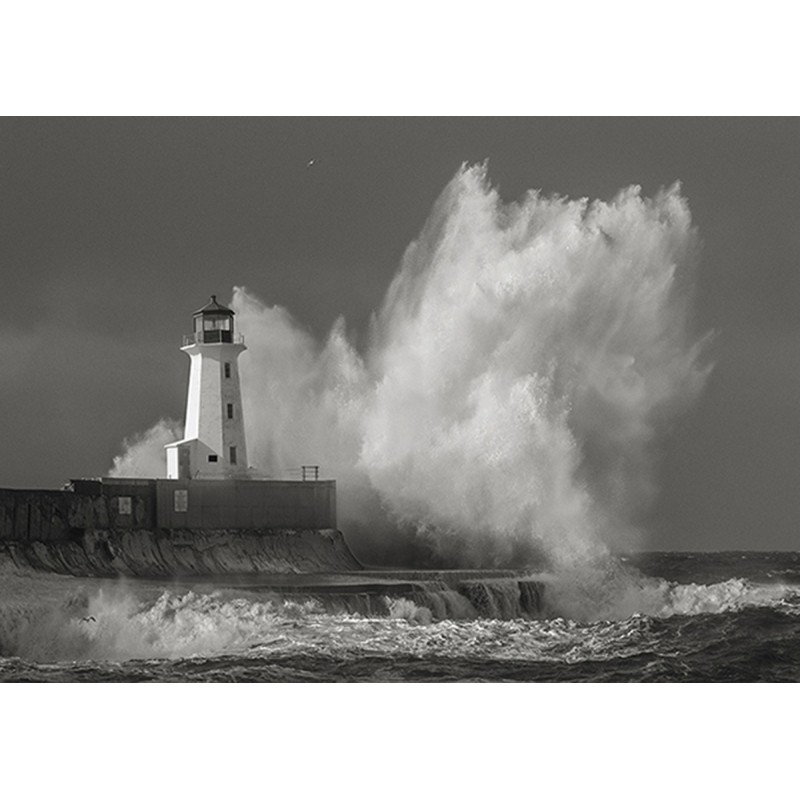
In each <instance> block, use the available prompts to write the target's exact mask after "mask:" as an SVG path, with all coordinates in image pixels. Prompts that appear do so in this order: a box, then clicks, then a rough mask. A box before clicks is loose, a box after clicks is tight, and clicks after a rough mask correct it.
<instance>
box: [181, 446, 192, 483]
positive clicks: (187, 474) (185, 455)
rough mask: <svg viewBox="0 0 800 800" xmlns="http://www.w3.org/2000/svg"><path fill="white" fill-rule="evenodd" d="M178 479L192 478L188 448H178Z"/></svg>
mask: <svg viewBox="0 0 800 800" xmlns="http://www.w3.org/2000/svg"><path fill="white" fill-rule="evenodd" d="M178 477H179V478H191V477H192V468H191V463H190V457H189V448H188V447H186V446H184V447H179V448H178Z"/></svg>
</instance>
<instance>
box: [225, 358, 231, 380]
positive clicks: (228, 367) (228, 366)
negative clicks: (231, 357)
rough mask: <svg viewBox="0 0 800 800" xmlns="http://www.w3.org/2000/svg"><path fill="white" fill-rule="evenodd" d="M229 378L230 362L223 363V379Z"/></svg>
mask: <svg viewBox="0 0 800 800" xmlns="http://www.w3.org/2000/svg"><path fill="white" fill-rule="evenodd" d="M230 376H231V362H230V361H226V362H225V377H226V378H230Z"/></svg>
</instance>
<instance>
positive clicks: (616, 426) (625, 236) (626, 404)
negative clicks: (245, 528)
mask: <svg viewBox="0 0 800 800" xmlns="http://www.w3.org/2000/svg"><path fill="white" fill-rule="evenodd" d="M696 244H697V243H696V234H695V232H694V230H693V228H692V226H691V217H690V213H689V209H688V205H687V203H686V201H685V200H684V199H683V197H682V196H681V195H680V191H679V187H677V186H673V187H672V188H670V189H667V190H664V191H661V192H659V193H658V194H657V195H656V196H655V197H653V198H652V199H648V198H644V197H642V195H641V193H640V191H639V189H638V187H631V188H628V189H625V190H623V191H621V192H620V193H619V194H618V195H617V196H616V197H615V198H614V199H613V200H611V201H608V202H605V201H593V202H589V201H588V200H586V199H580V200H569V199H565V198H561V197H544V196H542V195H541V194H539V193H537V192H530V193H528V194H527V195H526V196H525V197H523V198H522V199H521V200H520V201H519V202H515V203H508V204H506V203H504V202H503V201H502V200H501V198H500V196H499V193H498V191H497V190H496V189H495V188H493V187H492V186H491V185H490V183H489V181H488V179H487V174H486V167H485V165H484V166H473V167H463V168H462V169H461V170H459V172H458V173H457V174H456V175H455V177H454V178H453V179H452V181H451V182H450V184H449V185H448V186H447V187H446V189H445V190H444V192H443V193H442V195H441V197H440V198H439V199H438V201H437V202H436V204H435V206H434V208H433V210H432V213H431V216H430V218H429V220H428V222H427V223H426V225H425V227H424V229H423V231H422V233H421V234H420V236H419V238H418V239H417V240H416V241H415V242H414V243H413V244H412V245H410V247H409V248H408V250H407V252H406V254H405V256H404V258H403V261H402V264H401V266H400V269H399V271H398V273H397V275H396V276H395V278H394V280H393V282H392V284H391V286H390V287H389V290H388V292H387V296H386V299H385V301H384V304H383V306H382V308H381V309H380V310H379V311H378V312H377V314H376V315H375V317H374V319H373V323H372V327H371V331H370V343H369V345H368V346H367V347H366V349H365V350H364V351H363V352H359V351H358V350H357V349H356V348H355V346H354V345H353V344H352V343H351V341H350V340H349V339H348V336H347V333H346V327H345V323H344V321H343V320H339V321H337V323H336V324H335V325H334V326H333V329H332V330H331V332H330V334H329V336H328V337H327V339H326V340H325V341H324V342H318V341H316V340H315V339H314V338H313V337H312V336H311V335H310V334H308V333H307V332H306V331H304V330H303V329H302V328H301V326H300V325H298V324H297V323H296V322H295V321H294V319H293V318H292V316H291V315H290V314H289V313H288V312H287V311H286V310H285V309H283V308H281V307H278V306H268V305H265V304H264V303H262V302H261V301H260V300H259V299H258V298H256V297H255V296H254V295H253V294H252V293H250V292H248V291H247V290H246V289H244V288H236V289H235V290H234V293H233V300H232V307H233V308H234V310H235V311H236V313H237V325H238V329H239V330H240V331H241V332H242V333H244V335H245V338H246V341H247V344H248V351H247V352H246V353H245V354H244V355H243V356H242V389H243V395H244V403H245V412H246V413H245V418H246V421H247V422H246V424H247V431H246V432H247V437H248V443H249V444H248V449H249V452H250V457H251V460H252V462H253V465H254V466H255V467H257V468H258V469H259V470H260V471H261V472H262V473H263V474H264V475H268V476H271V477H285V476H286V475H287V472H288V470H289V469H291V468H293V467H296V466H297V465H298V464H302V463H318V464H321V465H323V469H324V471H325V473H326V474H328V475H331V476H332V477H335V478H336V479H337V481H338V486H339V516H340V525H341V527H342V528H344V529H345V530H348V529H351V528H352V529H357V528H358V529H361V530H365V529H366V530H368V531H369V532H370V533H371V535H372V536H374V537H381V536H392V535H394V536H396V535H397V531H398V530H413V531H415V533H416V535H418V536H420V537H422V538H423V539H424V540H425V541H426V542H428V543H429V544H430V546H431V547H433V548H435V550H436V551H437V553H438V554H439V556H440V559H443V560H444V562H445V563H447V564H449V565H451V566H462V565H469V566H481V567H488V566H495V567H499V566H522V565H525V564H528V563H533V562H536V561H539V560H541V559H542V558H545V559H546V561H547V563H548V564H549V565H551V566H552V567H553V568H554V569H556V570H557V571H559V572H562V573H565V572H571V573H573V574H575V570H584V572H583V574H584V582H585V583H587V584H588V583H589V582H591V581H592V580H595V578H596V579H597V580H598V586H602V585H603V584H604V581H606V578H607V575H606V573H605V572H603V570H602V569H599V570H598V568H596V567H594V566H592V565H594V564H598V563H603V562H604V559H605V557H606V553H607V548H608V547H609V546H619V545H620V544H625V545H630V544H631V543H634V542H635V536H636V525H637V520H638V519H639V518H640V517H641V515H642V513H643V512H644V510H646V508H647V506H648V503H649V502H650V500H651V499H652V497H653V494H654V486H655V481H654V478H653V460H652V450H653V445H654V443H655V442H656V441H657V438H658V436H659V434H661V433H662V432H663V431H664V430H665V428H666V426H668V424H669V422H670V420H671V419H673V418H674V416H675V415H676V414H677V413H679V412H680V411H682V410H683V409H684V408H685V407H686V406H687V405H688V404H689V403H690V402H691V401H692V400H693V399H694V398H695V397H696V396H697V395H698V393H699V392H700V390H701V389H702V386H703V383H704V380H705V378H706V375H707V372H708V368H707V367H706V366H705V365H703V364H702V363H701V355H702V344H703V340H702V339H700V338H698V337H696V336H695V335H694V334H693V331H692V326H691V300H692V284H693V274H692V272H693V268H694V263H695V252H696ZM140 444H141V443H140ZM440 563H441V562H440ZM587 565H588V566H587ZM584 567H586V568H585V569H584Z"/></svg>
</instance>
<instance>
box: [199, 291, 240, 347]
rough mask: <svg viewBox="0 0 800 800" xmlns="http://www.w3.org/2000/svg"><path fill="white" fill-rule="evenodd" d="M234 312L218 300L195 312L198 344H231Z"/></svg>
mask: <svg viewBox="0 0 800 800" xmlns="http://www.w3.org/2000/svg"><path fill="white" fill-rule="evenodd" d="M233 316H234V312H233V311H231V309H229V308H225V306H223V305H221V304H220V303H218V302H217V296H216V295H215V294H212V295H211V302H210V303H207V304H206V305H204V306H203V307H202V308H198V309H197V311H195V312H194V338H195V342H197V343H198V344H231V343H232V342H233Z"/></svg>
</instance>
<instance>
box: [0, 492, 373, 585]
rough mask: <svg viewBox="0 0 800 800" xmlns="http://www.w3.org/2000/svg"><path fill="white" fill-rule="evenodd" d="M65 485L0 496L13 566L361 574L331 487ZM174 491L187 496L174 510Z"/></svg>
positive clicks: (1, 543) (76, 571)
mask: <svg viewBox="0 0 800 800" xmlns="http://www.w3.org/2000/svg"><path fill="white" fill-rule="evenodd" d="M72 486H73V488H72V490H71V491H63V490H56V491H43V490H24V489H0V550H3V551H5V552H6V553H7V554H8V555H9V556H10V557H11V558H12V559H13V561H14V562H15V563H16V564H18V565H20V566H25V567H31V568H33V569H39V570H47V571H51V572H60V573H65V574H71V575H94V576H118V575H130V576H134V575H138V576H142V577H148V576H152V577H163V576H172V575H175V576H180V575H203V574H205V575H214V574H231V573H256V572H258V573H273V574H301V573H321V572H349V571H353V570H358V569H361V565H360V564H359V562H358V561H357V560H356V558H355V556H353V554H352V553H351V552H350V549H349V548H348V546H347V543H346V542H345V540H344V537H343V536H342V534H341V532H340V531H338V530H337V529H336V527H335V518H336V510H335V484H334V483H333V481H330V482H323V481H320V482H316V483H314V482H307V483H303V482H288V481H286V482H283V481H271V482H246V481H243V482H241V483H239V482H236V483H235V484H234V482H229V483H228V486H225V485H223V483H222V482H219V481H218V482H214V481H196V482H185V481H184V482H181V481H161V480H159V481H154V480H153V481H151V480H140V481H136V480H126V481H116V482H115V481H113V480H111V481H103V482H99V481H74V482H73V484H72ZM176 492H181V493H184V494H183V495H182V505H180V506H178V510H176V503H175V501H174V500H175V498H174V495H175V493H176ZM165 523H167V524H165ZM254 523H255V524H254ZM331 523H333V524H331Z"/></svg>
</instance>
